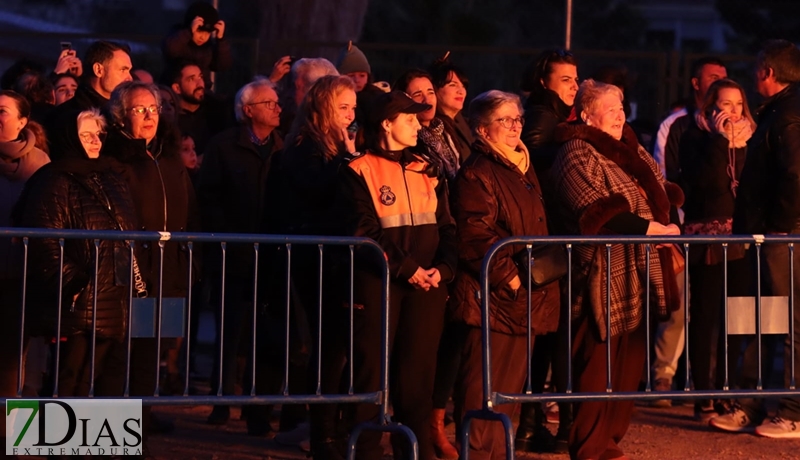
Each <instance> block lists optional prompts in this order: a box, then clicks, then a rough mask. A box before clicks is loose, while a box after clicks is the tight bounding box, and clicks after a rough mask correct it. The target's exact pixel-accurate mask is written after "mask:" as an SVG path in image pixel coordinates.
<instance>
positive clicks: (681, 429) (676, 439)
mask: <svg viewBox="0 0 800 460" xmlns="http://www.w3.org/2000/svg"><path fill="white" fill-rule="evenodd" d="M156 410H157V411H158V412H159V413H161V414H162V415H164V416H165V417H167V418H171V419H173V420H174V421H175V422H176V430H175V432H174V433H173V434H171V435H169V436H156V437H153V438H152V444H151V449H152V453H153V454H154V455H155V456H156V457H157V458H159V459H187V460H189V459H197V460H201V459H203V460H205V459H220V460H222V459H230V460H250V459H305V458H307V454H305V453H304V452H303V451H301V450H300V449H299V448H297V447H293V446H281V445H279V444H278V443H277V442H276V441H275V440H274V439H270V438H253V437H250V436H247V435H246V430H245V425H244V422H242V421H239V420H238V419H237V420H232V421H231V422H230V423H229V424H228V425H227V426H224V427H212V426H209V425H206V424H205V417H206V416H207V415H208V413H209V411H210V408H208V407H197V408H184V407H174V408H158V409H156ZM232 415H233V416H234V418H237V417H236V416H237V415H238V411H236V412H235V413H234V414H232ZM551 427H552V428H553V429H555V427H556V425H551ZM448 430H449V432H450V436H451V439H453V438H452V436H453V426H452V425H450V426H449V427H448ZM384 441H386V439H384ZM384 445H385V446H386V448H387V451H388V443H387V442H384ZM622 447H623V448H624V449H625V450H626V452H627V453H628V455H629V456H630V458H632V459H642V460H650V459H653V460H655V459H658V460H661V459H663V460H669V459H689V458H691V459H800V440H772V439H766V438H760V437H757V436H755V435H752V434H726V433H719V432H715V431H712V430H711V429H709V428H708V427H706V426H702V425H701V424H700V423H699V422H696V421H694V420H693V418H692V408H691V407H689V406H679V407H673V408H671V409H655V408H650V407H645V406H639V407H637V409H636V414H635V415H634V418H633V423H632V425H631V428H630V431H629V432H628V435H627V436H626V437H625V439H624V440H623V442H622ZM518 457H519V458H521V459H524V460H540V459H541V460H555V459H566V458H567V456H566V455H553V454H548V455H533V454H519V455H518ZM387 458H390V457H388V456H387Z"/></svg>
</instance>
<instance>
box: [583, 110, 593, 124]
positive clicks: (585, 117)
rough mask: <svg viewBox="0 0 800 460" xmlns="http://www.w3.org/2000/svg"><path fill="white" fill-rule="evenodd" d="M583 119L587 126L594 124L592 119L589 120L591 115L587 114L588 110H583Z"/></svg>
mask: <svg viewBox="0 0 800 460" xmlns="http://www.w3.org/2000/svg"><path fill="white" fill-rule="evenodd" d="M581 120H583V123H584V124H586V126H592V121H591V120H589V116H588V115H586V112H581Z"/></svg>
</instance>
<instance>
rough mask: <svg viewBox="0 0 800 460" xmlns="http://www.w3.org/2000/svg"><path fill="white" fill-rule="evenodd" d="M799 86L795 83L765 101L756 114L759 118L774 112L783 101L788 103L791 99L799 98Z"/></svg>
mask: <svg viewBox="0 0 800 460" xmlns="http://www.w3.org/2000/svg"><path fill="white" fill-rule="evenodd" d="M797 88H798V84H797V83H793V84H791V85H789V86H787V87H786V88H784V89H783V90H782V91H781V92H779V93H777V94H773V95H772V96H771V97H769V98H767V99H766V100H764V102H763V103H762V104H761V106H760V107H759V108H758V110H756V113H757V115H758V116H759V117H761V116H763V115H765V114H767V113H768V112H770V111H772V110H773V109H774V108H775V107H776V106H777V105H779V104H781V103H782V102H783V101H788V100H790V99H793V98H796V97H797V96H798V90H797Z"/></svg>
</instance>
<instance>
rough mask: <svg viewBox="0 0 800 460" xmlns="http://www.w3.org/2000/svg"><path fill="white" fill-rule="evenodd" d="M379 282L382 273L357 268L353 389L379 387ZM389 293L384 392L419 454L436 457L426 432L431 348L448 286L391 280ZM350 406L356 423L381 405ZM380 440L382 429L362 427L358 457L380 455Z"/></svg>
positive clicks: (374, 416)
mask: <svg viewBox="0 0 800 460" xmlns="http://www.w3.org/2000/svg"><path fill="white" fill-rule="evenodd" d="M382 284H383V283H382V281H381V279H380V278H379V277H377V276H375V275H373V274H371V273H364V272H359V273H357V274H356V279H355V289H356V292H355V303H356V308H357V309H356V311H355V312H354V330H353V333H354V343H353V347H354V355H353V361H354V363H353V364H354V368H355V382H354V384H355V385H354V387H355V391H356V392H357V393H364V392H373V391H378V390H379V389H380V381H381V346H380V344H381V331H382V330H383V328H382V327H381V312H382V306H381V292H382ZM390 296H391V297H390V314H389V346H390V353H391V354H390V356H391V364H390V379H391V380H390V387H391V391H390V393H389V394H390V395H391V401H392V406H393V408H394V420H395V421H397V422H399V423H402V424H404V425H406V426H408V427H409V428H410V429H411V430H412V431H413V432H414V434H415V435H416V436H417V441H418V442H419V454H420V459H423V460H433V459H435V458H436V457H435V454H434V451H433V444H432V442H431V438H430V413H431V409H432V402H431V395H432V394H433V381H434V376H435V373H436V350H437V349H438V347H439V339H440V337H441V334H442V328H443V327H444V308H445V302H446V299H447V288H446V287H445V286H444V285H443V284H442V285H440V286H439V287H438V288H432V289H431V290H429V291H427V292H426V291H423V290H416V289H413V288H412V287H410V286H409V285H408V284H406V283H399V282H393V283H392V285H391V288H390ZM354 410H355V413H354V417H353V420H354V422H356V423H359V422H365V421H370V420H372V421H377V418H378V416H379V414H380V407H379V406H376V405H374V404H359V405H356V407H355V408H354ZM380 440H381V433H379V432H375V431H366V432H364V433H363V434H362V435H361V437H360V438H359V443H358V446H357V454H358V458H359V459H369V460H373V459H377V460H379V459H381V458H382V457H383V450H382V449H381V447H380ZM393 441H394V440H393ZM405 445H406V444H405V441H403V442H401V441H400V440H399V439H397V441H396V442H394V446H395V452H396V453H397V452H402V450H403V448H404V446H405ZM398 458H399V457H398Z"/></svg>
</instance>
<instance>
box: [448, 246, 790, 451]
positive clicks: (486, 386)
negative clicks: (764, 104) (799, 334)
mask: <svg viewBox="0 0 800 460" xmlns="http://www.w3.org/2000/svg"><path fill="white" fill-rule="evenodd" d="M795 243H800V235H752V236H740V235H734V236H719V237H718V236H707V237H706V236H664V237H653V236H617V237H611V236H585V237H584V236H575V237H557V236H552V237H550V236H530V237H510V238H506V239H503V240H501V241H498V242H497V243H496V244H495V245H494V246H492V247H491V248H490V249H489V251H488V252H487V254H486V256H485V257H484V259H483V264H482V267H481V274H480V276H481V278H480V286H481V290H480V293H476V295H479V296H480V300H481V313H482V328H481V332H482V333H481V336H482V353H483V357H482V364H483V397H482V401H483V407H482V409H480V410H475V411H469V412H467V413H466V414H465V416H464V420H463V423H462V426H461V432H460V433H459V434H458V435H459V439H460V441H461V456H460V458H461V459H462V460H467V459H468V458H469V429H470V424H471V421H472V420H474V419H479V420H487V421H494V422H500V423H502V424H503V427H504V430H505V441H506V459H508V460H513V458H514V433H513V427H512V423H511V420H510V419H509V417H508V416H507V415H506V414H503V413H499V412H496V411H495V410H494V409H495V407H496V406H498V405H500V404H515V403H527V402H544V401H548V402H549V401H554V402H562V401H563V402H581V401H602V400H643V401H650V400H656V399H670V400H686V399H710V398H767V397H800V391H798V390H797V388H796V382H795V364H794V358H795V353H796V352H795V347H794V346H789V348H790V356H785V357H784V366H790V375H791V377H790V382H789V385H788V388H783V389H765V388H764V379H763V377H764V376H762V351H763V350H762V334H763V333H762V329H763V324H762V323H763V320H764V318H763V317H762V315H763V305H764V302H765V300H766V299H765V298H762V297H763V296H762V286H761V284H762V276H761V275H762V274H761V272H762V262H761V255H762V251H763V246H764V245H765V244H783V245H786V246H787V247H788V254H789V257H788V260H787V266H788V277H789V293H788V334H789V337H794V334H795V330H794V316H795V315H794V302H795V299H794V264H793V261H794V244H795ZM634 244H640V245H644V249H645V251H646V256H645V259H646V273H645V274H644V279H645V280H647V282H646V284H645V302H644V306H643V314H644V318H643V320H642V321H643V322H642V326H640V327H645V330H646V347H647V352H646V354H645V355H646V366H647V367H646V369H647V380H646V386H645V390H644V391H643V392H642V391H635V392H620V391H614V390H613V389H612V381H611V347H609V346H607V347H606V391H605V392H595V393H589V392H586V393H578V392H575V391H574V390H573V369H572V359H571V357H572V347H573V343H572V339H573V330H572V329H573V327H574V325H573V324H572V323H573V321H572V320H571V319H570V320H568V321H567V324H568V327H567V328H566V337H559V340H566V342H567V356H568V357H569V359H568V363H567V383H566V388H564V389H563V390H561V389H559V392H554V393H533V392H532V391H531V388H530V383H528V385H527V388H526V389H524V390H523V392H521V393H502V392H497V391H493V389H492V364H491V356H492V349H491V340H490V327H489V324H490V322H489V317H490V308H489V304H490V292H491V291H490V283H489V271H490V270H491V266H492V263H493V259H494V258H495V256H496V255H497V253H498V252H499V251H500V250H501V249H503V248H505V247H506V246H508V245H523V246H524V247H526V248H527V252H528V257H529V259H528V262H529V264H530V262H531V260H530V257H531V249H532V248H533V247H534V246H539V245H560V246H562V247H564V248H565V250H566V254H567V258H568V275H567V276H566V277H565V278H563V279H562V281H561V282H562V283H566V292H567V303H566V307H565V305H564V304H563V302H562V305H561V308H562V309H561V312H560V314H561V315H565V314H566V315H571V305H572V300H573V295H572V287H573V286H572V283H573V268H574V265H573V262H574V260H573V258H574V254H573V250H574V248H575V246H578V245H594V246H599V247H604V248H605V266H606V269H605V274H604V277H603V279H604V282H605V284H606V291H607V296H606V299H605V300H606V305H605V309H606V312H605V313H606V318H605V322H606V337H607V338H610V337H611V309H610V306H611V296H610V294H611V263H610V262H611V248H612V246H613V245H634ZM658 244H676V245H679V246H680V247H682V248H683V250H684V262H685V268H684V271H683V279H684V283H685V288H684V293H683V302H684V305H685V309H684V318H683V320H684V327H685V332H684V333H685V336H686V338H685V341H684V354H685V362H686V375H685V377H686V383H685V387H684V388H683V390H682V391H680V390H679V391H667V392H663V391H658V392H655V391H653V386H652V382H651V375H650V369H651V356H650V352H651V350H652V346H653V343H652V340H651V331H650V325H651V324H652V320H653V318H652V315H651V309H650V269H651V268H650V257H649V256H650V254H651V252H652V251H653V250H654V248H655V246H656V245H658ZM698 244H721V245H722V249H723V259H722V263H723V266H724V268H723V279H724V282H723V290H724V294H723V296H722V297H723V303H724V304H723V307H722V313H723V321H722V324H721V326H720V334H724V353H725V359H724V360H723V362H724V363H725V365H724V369H723V370H720V369H718V370H717V372H720V371H723V372H724V382H725V383H724V385H723V388H722V389H719V390H693V389H692V388H691V387H690V382H691V378H690V366H689V347H690V344H689V328H690V327H691V324H690V322H689V315H690V312H689V308H690V302H689V270H690V268H689V267H690V266H689V264H688V260H689V254H690V250H691V246H693V245H698ZM730 244H745V245H749V249H750V251H751V256H752V255H753V252H752V251H754V256H753V259H754V260H755V266H756V271H755V273H754V274H753V275H754V276H755V278H756V279H755V291H756V292H755V314H754V318H753V319H754V321H755V328H754V329H755V332H754V333H753V334H752V335H753V336H755V342H756V347H757V353H758V358H757V359H758V363H757V364H758V371H757V383H756V385H755V386H756V388H755V389H732V388H731V387H730V380H729V375H728V374H729V371H730V370H729V369H728V353H729V349H728V336H729V335H730V334H733V332H729V325H728V323H729V319H730V318H729V316H728V315H729V313H728V309H729V298H728V295H727V293H728V292H729V289H728V248H729V245H730ZM534 263H535V261H534ZM522 282H523V283H525V280H522ZM523 285H524V284H523ZM527 288H528V289H527V292H528V296H527V297H528V325H529V326H530V322H531V311H530V310H531V296H530V292H531V279H530V277H528V279H527ZM562 300H563V299H562ZM527 340H528V351H527V354H528V355H527V359H526V362H527V366H528V369H527V379H528V382H530V380H531V365H530V362H531V353H532V347H531V340H532V337H531V329H530V327H528V333H527ZM789 343H790V344H791V343H793V341H789ZM718 353H719V351H718ZM598 378H602V376H598Z"/></svg>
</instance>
